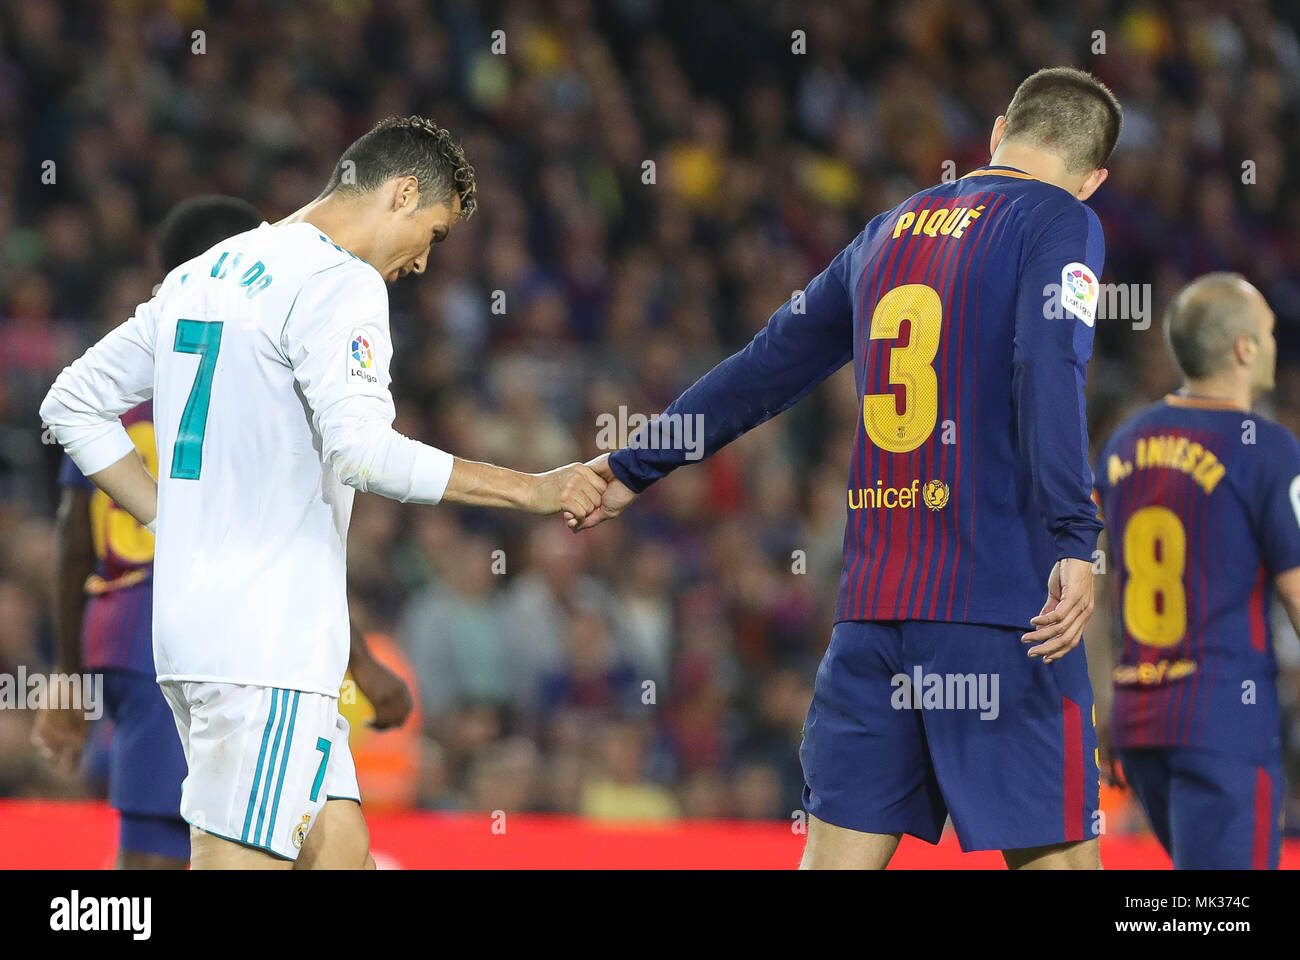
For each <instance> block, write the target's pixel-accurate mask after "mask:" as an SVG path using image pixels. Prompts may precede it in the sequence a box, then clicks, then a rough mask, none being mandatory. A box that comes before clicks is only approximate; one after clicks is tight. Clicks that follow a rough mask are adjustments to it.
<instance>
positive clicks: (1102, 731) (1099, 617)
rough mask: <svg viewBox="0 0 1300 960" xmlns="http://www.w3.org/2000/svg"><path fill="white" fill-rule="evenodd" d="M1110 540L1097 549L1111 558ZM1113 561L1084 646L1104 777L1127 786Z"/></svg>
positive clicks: (1096, 595) (1096, 600) (1099, 541)
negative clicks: (1116, 736)
mask: <svg viewBox="0 0 1300 960" xmlns="http://www.w3.org/2000/svg"><path fill="white" fill-rule="evenodd" d="M1109 547H1110V544H1109V542H1108V538H1107V535H1106V531H1105V530H1102V532H1101V534H1100V535H1099V536H1098V537H1097V551H1098V552H1099V553H1100V554H1101V555H1102V556H1105V557H1108V558H1109V555H1110V552H1109ZM1117 575H1118V574H1117V573H1116V572H1115V571H1114V570H1112V569H1111V567H1110V564H1109V562H1108V563H1107V565H1106V568H1105V571H1104V573H1103V574H1102V575H1101V576H1100V577H1099V578H1098V579H1097V586H1096V590H1095V591H1094V592H1093V597H1094V603H1095V611H1094V616H1093V618H1092V620H1091V621H1090V622H1089V624H1088V628H1087V630H1086V631H1085V635H1084V641H1083V643H1084V649H1085V650H1086V651H1087V654H1088V678H1089V679H1090V680H1091V681H1092V693H1093V702H1094V704H1095V706H1096V711H1097V723H1096V728H1097V757H1098V761H1099V762H1098V764H1097V766H1098V768H1099V769H1100V771H1101V777H1102V780H1103V781H1105V782H1106V783H1107V784H1109V785H1110V786H1112V787H1123V786H1125V785H1126V784H1125V783H1124V779H1123V775H1122V773H1121V771H1120V768H1119V764H1118V763H1117V762H1116V758H1115V752H1114V750H1113V749H1112V747H1111V740H1110V715H1111V705H1112V703H1113V702H1114V699H1115V685H1114V681H1113V677H1114V674H1115V640H1116V637H1115V631H1114V624H1115V614H1116V610H1117V609H1118V608H1117V606H1116V603H1117V597H1116V595H1115V594H1116V590H1115V577H1116V576H1117Z"/></svg>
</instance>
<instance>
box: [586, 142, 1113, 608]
mask: <svg viewBox="0 0 1300 960" xmlns="http://www.w3.org/2000/svg"><path fill="white" fill-rule="evenodd" d="M1103 258H1104V244H1103V241H1102V235H1101V226H1100V223H1099V222H1098V220H1097V217H1096V215H1095V214H1093V212H1092V211H1091V210H1090V209H1088V207H1086V206H1084V205H1083V204H1082V203H1080V202H1079V201H1078V200H1077V199H1076V198H1075V197H1074V196H1072V195H1071V194H1069V193H1068V192H1066V191H1065V190H1062V189H1061V188H1059V187H1057V186H1054V185H1052V184H1048V183H1044V182H1042V181H1040V180H1037V179H1035V178H1033V177H1031V176H1030V175H1028V174H1026V173H1024V172H1022V171H1019V170H1015V169H1012V168H1009V167H985V168H982V169H979V170H976V171H974V172H972V173H970V174H968V175H967V176H965V177H963V178H961V179H959V180H956V181H954V182H951V183H943V184H940V185H938V186H935V187H932V188H930V189H928V190H924V191H922V192H921V193H918V194H916V195H915V196H913V197H911V198H910V199H908V200H907V201H905V202H904V203H902V204H900V205H899V206H897V207H895V208H894V209H892V210H889V211H886V212H885V213H883V214H881V215H880V216H878V217H876V218H875V219H873V220H872V221H871V222H870V223H869V224H867V226H866V228H865V229H864V230H863V231H862V233H860V234H859V235H858V236H857V237H856V238H855V239H854V240H853V242H852V243H850V244H849V246H847V247H846V248H845V249H844V250H843V251H841V253H840V254H839V255H838V256H837V257H836V258H835V259H834V260H833V261H832V262H831V264H830V265H829V266H828V267H827V268H826V269H825V270H824V271H823V272H822V273H821V274H820V275H818V276H817V277H816V278H815V279H813V281H812V282H811V283H809V285H808V287H807V288H806V289H805V290H804V291H801V292H800V293H798V294H796V295H795V296H794V297H792V298H791V300H790V302H788V303H786V304H785V305H784V306H782V307H781V308H780V309H778V310H777V311H776V313H774V314H773V315H772V317H771V319H770V320H769V321H768V324H767V326H766V327H765V328H764V329H763V330H761V331H760V332H759V333H758V334H757V336H755V337H754V339H753V341H751V343H750V344H749V345H748V346H747V347H745V348H744V349H743V350H741V351H740V352H738V353H736V354H734V355H733V356H731V357H729V358H728V359H727V360H724V361H723V362H722V363H721V364H719V365H718V366H717V367H715V368H714V369H713V370H712V371H710V372H709V373H707V374H705V376H704V377H702V378H701V379H700V380H699V381H697V382H696V383H695V384H694V385H693V386H692V387H690V388H689V389H688V390H687V391H686V392H685V393H683V394H682V396H681V397H679V398H678V399H677V400H675V401H674V402H673V403H672V404H670V405H669V407H668V408H667V410H665V411H664V414H662V415H661V416H660V422H659V424H658V426H657V427H647V428H645V429H643V430H642V431H639V432H638V434H636V435H634V436H633V437H632V438H631V439H630V441H629V444H628V446H627V447H626V448H624V449H622V450H620V451H618V452H616V453H615V454H613V456H612V457H611V458H610V465H611V468H612V469H613V471H614V474H615V475H616V476H617V477H618V478H619V479H620V480H622V481H623V482H624V483H625V484H627V485H628V486H629V487H630V488H631V489H632V490H634V491H638V492H639V491H641V490H644V489H645V488H646V487H647V486H648V485H649V484H650V483H652V482H654V481H655V480H657V479H659V478H660V477H662V476H664V475H665V474H667V473H668V472H669V471H670V470H672V469H675V468H676V467H678V466H680V465H681V464H682V463H684V462H686V454H685V452H684V449H683V445H682V444H674V443H672V442H665V437H666V436H667V437H668V439H669V440H671V434H672V430H673V428H674V425H675V424H676V423H678V422H681V420H682V418H684V417H689V416H692V415H698V416H699V417H701V418H702V421H701V422H702V426H703V431H704V443H703V453H704V454H705V455H707V454H709V453H712V452H713V451H714V450H716V449H717V448H719V447H721V446H722V445H724V444H726V443H728V442H730V441H731V440H733V439H735V438H736V437H737V436H739V435H740V434H741V433H744V432H745V431H746V430H749V429H750V428H752V427H754V426H757V425H758V424H760V423H762V422H764V421H766V420H767V419H769V418H771V417H772V416H775V415H776V414H778V413H780V412H781V411H782V410H785V409H786V408H788V407H789V406H791V405H792V404H794V403H796V402H797V401H798V400H800V399H801V398H802V397H803V396H805V395H806V394H807V393H808V392H809V391H810V390H811V389H812V388H813V387H814V386H816V385H817V384H818V383H820V382H821V381H822V380H824V379H825V378H826V377H828V376H829V375H830V374H831V373H833V372H834V371H835V370H837V369H839V368H840V367H841V366H843V365H844V364H845V363H847V362H848V361H850V360H852V361H853V364H854V372H855V379H856V385H857V392H858V394H859V396H860V398H861V410H862V415H861V417H860V418H859V420H858V423H857V430H856V438H855V440H854V445H853V454H852V460H851V461H850V464H849V481H848V490H847V497H846V505H845V506H846V510H847V524H846V528H845V536H844V567H843V572H842V575H841V578H840V587H839V598H838V602H837V605H836V620H837V621H840V620H952V621H964V622H972V623H989V624H995V625H1006V626H1012V627H1027V626H1028V623H1029V620H1030V618H1032V617H1034V616H1036V615H1037V614H1038V612H1039V611H1040V609H1041V608H1042V605H1043V601H1044V600H1045V599H1046V596H1047V577H1048V574H1049V573H1050V572H1051V568H1052V564H1053V563H1054V562H1055V561H1056V560H1058V559H1061V558H1063V557H1075V558H1078V559H1084V560H1089V561H1091V560H1092V559H1093V553H1094V551H1095V549H1096V540H1097V534H1098V532H1099V531H1100V529H1101V524H1100V522H1099V521H1098V520H1097V518H1096V507H1095V506H1094V505H1093V503H1092V501H1091V499H1090V494H1091V484H1092V471H1091V469H1090V466H1089V463H1088V436H1087V424H1086V421H1085V417H1084V395H1083V386H1084V369H1085V367H1086V365H1087V362H1088V358H1089V356H1090V355H1091V352H1092V337H1093V325H1094V323H1095V321H1096V315H1097V306H1098V303H1099V302H1100V294H1101V290H1100V283H1099V279H1098V278H1099V277H1100V275H1101V270H1102V262H1103ZM695 449H696V451H698V450H699V445H696V447H695Z"/></svg>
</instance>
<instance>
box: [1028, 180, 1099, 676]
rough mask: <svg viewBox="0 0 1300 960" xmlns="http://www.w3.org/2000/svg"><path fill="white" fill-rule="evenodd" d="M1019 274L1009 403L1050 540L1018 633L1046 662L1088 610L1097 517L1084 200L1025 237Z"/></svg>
mask: <svg viewBox="0 0 1300 960" xmlns="http://www.w3.org/2000/svg"><path fill="white" fill-rule="evenodd" d="M1026 242H1027V250H1028V251H1029V252H1028V254H1027V256H1026V260H1025V263H1024V265H1023V266H1022V268H1021V271H1020V276H1019V278H1018V281H1017V283H1018V289H1017V294H1016V317H1015V346H1014V352H1013V361H1012V381H1011V390H1012V403H1013V405H1014V409H1015V422H1016V431H1017V435H1018V437H1019V445H1020V450H1021V455H1022V456H1024V457H1025V459H1026V462H1027V466H1028V468H1029V475H1030V481H1031V483H1032V489H1033V499H1034V505H1035V507H1036V508H1037V510H1038V512H1039V515H1040V516H1041V517H1042V520H1043V523H1044V524H1045V526H1046V527H1047V530H1048V532H1049V533H1050V534H1051V536H1052V539H1053V541H1054V542H1055V545H1056V558H1057V563H1056V565H1055V566H1054V567H1053V568H1052V572H1051V575H1050V576H1049V578H1048V596H1047V601H1046V602H1045V603H1044V604H1043V609H1042V612H1041V613H1039V615H1038V616H1037V617H1034V618H1033V619H1031V620H1030V624H1031V625H1032V626H1033V627H1034V628H1035V629H1033V630H1032V631H1031V632H1029V633H1026V634H1025V635H1024V636H1023V637H1022V638H1021V639H1022V640H1023V641H1024V642H1025V643H1029V644H1035V646H1032V647H1031V648H1030V649H1029V655H1030V656H1031V657H1042V658H1043V660H1044V662H1047V663H1050V662H1051V661H1052V660H1055V659H1059V658H1060V657H1061V656H1063V655H1064V654H1065V653H1067V652H1068V651H1070V650H1072V649H1074V647H1075V646H1077V645H1078V643H1079V640H1080V639H1081V638H1082V636H1083V628H1084V626H1085V625H1086V624H1087V622H1088V619H1089V617H1091V615H1092V610H1093V605H1094V600H1093V582H1092V581H1093V576H1092V563H1093V555H1094V551H1095V550H1096V549H1097V535H1098V534H1099V533H1100V532H1101V522H1100V521H1099V520H1098V519H1097V508H1096V504H1095V503H1094V502H1093V500H1092V469H1091V467H1090V466H1089V464H1088V424H1087V418H1086V413H1085V400H1084V374H1085V369H1086V367H1087V364H1088V358H1089V357H1090V356H1091V355H1092V337H1093V325H1094V324H1095V322H1096V319H1097V304H1098V301H1099V300H1100V292H1101V286H1100V277H1101V271H1102V265H1103V261H1104V259H1105V249H1104V244H1103V242H1102V236H1101V226H1100V224H1099V223H1098V221H1097V218H1096V215H1095V214H1093V213H1092V211H1091V210H1089V209H1088V208H1087V207H1085V206H1083V205H1082V204H1078V203H1071V204H1069V205H1067V206H1065V207H1064V208H1063V209H1061V211H1060V212H1059V213H1057V214H1055V215H1054V216H1051V217H1050V219H1047V220H1046V222H1045V223H1044V224H1043V225H1042V226H1041V227H1040V228H1038V229H1037V230H1036V231H1035V232H1034V233H1032V234H1031V235H1030V236H1029V237H1027V238H1026Z"/></svg>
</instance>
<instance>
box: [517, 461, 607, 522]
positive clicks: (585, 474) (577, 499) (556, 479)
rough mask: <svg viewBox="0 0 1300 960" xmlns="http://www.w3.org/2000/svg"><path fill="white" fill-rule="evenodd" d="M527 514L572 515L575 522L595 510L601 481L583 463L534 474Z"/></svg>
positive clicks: (603, 484)
mask: <svg viewBox="0 0 1300 960" xmlns="http://www.w3.org/2000/svg"><path fill="white" fill-rule="evenodd" d="M534 477H535V478H536V481H537V482H536V483H535V484H534V485H533V489H532V497H531V499H530V501H529V504H528V510H529V512H530V513H543V514H551V513H559V512H560V511H561V510H563V511H565V512H566V513H569V514H572V515H573V516H574V517H575V518H577V520H579V521H581V520H582V518H583V517H585V516H587V514H589V513H591V511H593V510H595V509H596V507H597V506H599V505H600V498H601V496H602V495H603V494H604V492H605V481H604V480H602V479H601V478H600V477H599V476H598V475H597V474H596V472H595V471H594V470H592V469H591V468H590V467H588V466H587V465H586V464H583V463H570V464H569V465H568V466H564V467H556V468H555V469H554V470H550V471H547V472H546V473H538V474H534Z"/></svg>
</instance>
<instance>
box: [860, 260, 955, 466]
mask: <svg viewBox="0 0 1300 960" xmlns="http://www.w3.org/2000/svg"><path fill="white" fill-rule="evenodd" d="M904 320H909V321H911V326H912V332H911V335H910V336H909V337H908V339H907V345H906V346H903V347H898V346H896V347H893V348H891V349H890V351H889V382H890V383H891V384H896V385H899V386H901V387H902V388H903V412H902V413H899V412H898V407H897V404H896V403H895V401H894V394H893V393H869V394H867V395H866V396H865V397H863V398H862V423H863V425H864V426H865V427H866V428H867V436H868V437H870V438H871V442H872V443H874V444H875V445H876V446H878V447H880V449H882V450H888V451H889V452H890V453H907V452H908V451H909V450H915V449H916V448H917V447H919V446H920V445H921V444H923V443H925V441H926V439H927V438H928V437H929V436H930V435H931V434H933V433H934V425H935V422H936V420H937V419H938V417H939V379H938V377H936V376H935V373H934V356H935V354H936V353H938V352H939V328H940V326H942V324H943V304H942V303H940V302H939V294H937V293H936V292H935V291H934V288H933V287H927V286H926V285H925V284H922V283H909V284H905V285H904V286H901V287H895V288H894V289H893V290H890V291H889V292H888V293H887V294H885V295H884V296H883V297H881V298H880V302H879V303H877V304H876V309H875V312H874V313H872V314H871V339H872V340H892V339H894V338H895V337H897V336H898V334H899V331H900V329H901V328H902V324H903V321H904Z"/></svg>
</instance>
